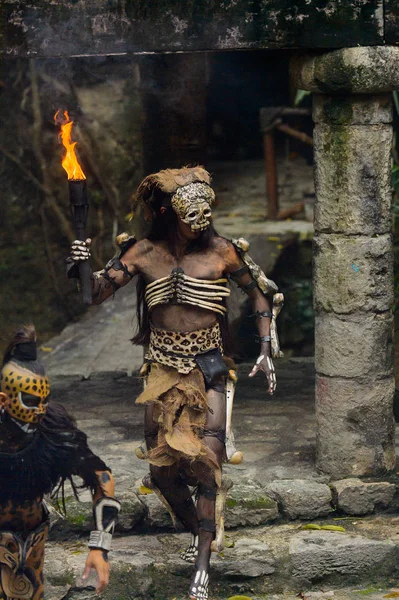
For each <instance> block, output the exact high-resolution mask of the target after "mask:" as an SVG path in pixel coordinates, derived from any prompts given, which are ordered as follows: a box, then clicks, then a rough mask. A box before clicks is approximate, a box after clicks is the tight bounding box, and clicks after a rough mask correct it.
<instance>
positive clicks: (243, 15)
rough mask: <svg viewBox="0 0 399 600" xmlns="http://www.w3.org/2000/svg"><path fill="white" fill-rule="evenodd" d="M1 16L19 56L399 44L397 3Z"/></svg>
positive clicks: (72, 10) (124, 2) (60, 5)
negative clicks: (398, 38)
mask: <svg viewBox="0 0 399 600" xmlns="http://www.w3.org/2000/svg"><path fill="white" fill-rule="evenodd" d="M384 8H385V12H384ZM0 10H1V17H0V18H1V21H2V27H0V36H1V38H0V45H1V46H2V48H3V53H4V54H5V55H14V56H51V57H54V56H72V55H85V54H86V55H93V54H115V53H124V52H128V53H133V52H180V51H182V50H184V51H193V50H232V49H253V48H295V47H296V48H298V47H299V48H337V47H345V46H357V45H375V44H384V43H385V42H386V40H385V28H387V36H388V37H389V41H390V42H391V43H393V41H396V40H395V37H396V39H397V36H398V30H399V23H398V18H397V17H396V16H395V15H396V13H397V9H396V3H395V0H385V2H384V0H353V1H351V2H343V1H342V0H331V1H330V2H328V3H326V2H325V0H313V1H312V2H308V1H306V0H302V1H301V2H296V3H295V4H293V3H292V2H291V0H224V1H223V2H214V1H213V0H204V1H201V2H199V1H197V2H196V1H195V0H187V1H186V2H179V1H178V0H167V1H165V2H151V3H149V2H148V1H147V0H113V1H111V2H107V1H105V0H78V1H74V2H65V1H64V0H53V1H52V2H43V1H42V0H25V1H23V2H18V3H16V2H15V1H14V0H4V1H3V3H2V6H1V8H0ZM1 32H2V33H1ZM387 41H388V40H387ZM389 41H388V43H389Z"/></svg>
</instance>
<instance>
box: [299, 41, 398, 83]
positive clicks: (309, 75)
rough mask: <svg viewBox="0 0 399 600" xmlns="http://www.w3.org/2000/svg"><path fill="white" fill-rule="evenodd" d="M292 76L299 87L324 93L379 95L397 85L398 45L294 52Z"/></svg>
mask: <svg viewBox="0 0 399 600" xmlns="http://www.w3.org/2000/svg"><path fill="white" fill-rule="evenodd" d="M291 75H292V77H293V78H294V80H295V83H296V85H297V87H298V88H299V89H301V90H308V91H310V92H316V93H317V92H318V93H323V94H342V93H347V94H382V93H384V92H391V91H393V90H396V89H398V88H399V48H398V47H395V46H374V47H353V48H341V49H339V50H334V51H333V52H326V53H325V54H318V55H308V56H303V55H302V56H300V55H296V56H295V57H294V58H293V60H292V63H291Z"/></svg>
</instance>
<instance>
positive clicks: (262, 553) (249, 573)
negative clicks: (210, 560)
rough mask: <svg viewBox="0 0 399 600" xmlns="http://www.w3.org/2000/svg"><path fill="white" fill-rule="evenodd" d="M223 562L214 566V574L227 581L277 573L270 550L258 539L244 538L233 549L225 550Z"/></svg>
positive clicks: (236, 542) (237, 541)
mask: <svg viewBox="0 0 399 600" xmlns="http://www.w3.org/2000/svg"><path fill="white" fill-rule="evenodd" d="M223 554H224V557H223V561H222V562H216V563H214V564H212V568H213V570H214V572H215V573H216V574H218V575H221V576H222V577H224V578H226V579H235V580H237V579H252V578H254V577H262V576H264V575H271V574H272V573H274V572H275V570H276V569H275V560H274V558H273V556H272V553H271V551H270V548H269V546H268V545H267V544H265V543H264V542H261V541H259V540H257V539H253V538H249V537H243V538H239V539H237V540H236V541H235V543H234V547H233V548H225V550H224V552H223Z"/></svg>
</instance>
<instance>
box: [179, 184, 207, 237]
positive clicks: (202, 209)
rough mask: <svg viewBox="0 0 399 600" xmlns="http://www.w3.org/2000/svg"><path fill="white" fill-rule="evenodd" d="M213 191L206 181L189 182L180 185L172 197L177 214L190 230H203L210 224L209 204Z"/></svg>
mask: <svg viewBox="0 0 399 600" xmlns="http://www.w3.org/2000/svg"><path fill="white" fill-rule="evenodd" d="M214 199H215V193H214V191H213V190H212V188H211V187H210V186H209V185H207V184H206V183H200V182H198V183H189V184H188V185H184V186H182V187H180V188H179V189H178V190H177V191H176V193H175V194H174V195H173V197H172V208H173V210H174V211H175V213H176V214H177V216H178V217H179V218H180V219H181V220H182V221H183V223H186V224H187V225H190V228H191V231H203V230H204V229H207V227H209V225H210V224H211V221H210V218H211V215H212V210H211V204H212V203H213V201H214Z"/></svg>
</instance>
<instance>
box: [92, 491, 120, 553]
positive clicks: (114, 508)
mask: <svg viewBox="0 0 399 600" xmlns="http://www.w3.org/2000/svg"><path fill="white" fill-rule="evenodd" d="M120 507H121V504H120V502H119V501H118V500H116V498H109V497H107V496H103V497H102V498H100V499H99V500H97V502H96V503H95V505H94V507H93V516H94V526H95V530H94V531H92V532H91V533H90V538H89V544H88V545H89V548H91V549H93V548H98V549H100V550H106V551H107V552H108V550H110V548H111V540H112V534H113V533H114V529H115V524H116V520H117V517H118V513H119V511H120Z"/></svg>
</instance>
